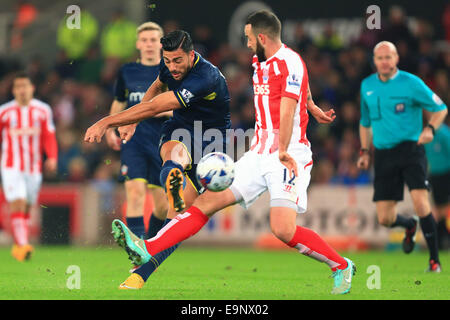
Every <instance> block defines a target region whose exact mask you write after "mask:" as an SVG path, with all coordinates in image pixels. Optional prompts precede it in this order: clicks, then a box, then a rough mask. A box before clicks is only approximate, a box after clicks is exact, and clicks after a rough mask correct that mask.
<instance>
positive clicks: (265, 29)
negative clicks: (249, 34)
mask: <svg viewBox="0 0 450 320" xmlns="http://www.w3.org/2000/svg"><path fill="white" fill-rule="evenodd" d="M245 24H250V25H251V26H252V30H253V33H255V34H258V33H263V34H265V35H267V36H269V37H270V38H272V39H277V38H280V37H281V22H280V20H279V19H278V17H277V16H276V15H275V14H274V13H273V12H270V11H268V10H260V11H256V12H254V13H252V14H251V15H249V16H248V18H247V21H246V22H245Z"/></svg>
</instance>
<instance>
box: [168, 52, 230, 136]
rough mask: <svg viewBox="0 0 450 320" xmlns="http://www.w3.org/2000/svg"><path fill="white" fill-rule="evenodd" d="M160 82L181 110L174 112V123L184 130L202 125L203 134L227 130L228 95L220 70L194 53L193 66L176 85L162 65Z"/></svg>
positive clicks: (228, 116)
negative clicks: (170, 92)
mask: <svg viewBox="0 0 450 320" xmlns="http://www.w3.org/2000/svg"><path fill="white" fill-rule="evenodd" d="M160 68H161V71H160V73H159V80H160V81H161V82H163V83H165V84H166V85H167V86H168V88H169V90H172V91H173V92H174V94H175V96H176V97H177V99H178V101H179V102H180V104H181V106H182V107H183V108H181V109H176V110H174V112H173V119H174V120H176V121H177V122H179V123H183V124H184V125H186V126H193V125H194V121H202V128H203V130H205V129H209V128H218V129H221V128H222V129H226V128H229V127H230V126H231V122H230V107H229V104H230V95H229V93H228V87H227V83H226V81H225V77H224V76H223V75H222V73H221V72H220V71H219V69H218V68H217V67H216V66H214V65H212V64H211V63H210V62H209V61H207V60H205V59H204V58H203V57H202V56H200V54H198V53H197V52H195V58H194V65H193V67H192V69H191V70H189V72H188V73H187V75H186V76H185V77H184V78H183V79H182V80H181V81H177V80H175V79H174V78H173V77H172V74H171V73H170V71H169V69H168V68H167V67H166V65H165V63H164V59H162V60H161V64H160Z"/></svg>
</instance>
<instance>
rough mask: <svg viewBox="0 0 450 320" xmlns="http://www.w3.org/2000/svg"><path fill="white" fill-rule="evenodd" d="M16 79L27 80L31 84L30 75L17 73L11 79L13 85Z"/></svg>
mask: <svg viewBox="0 0 450 320" xmlns="http://www.w3.org/2000/svg"><path fill="white" fill-rule="evenodd" d="M17 79H28V80H30V82H31V83H33V79H31V77H30V75H29V74H28V73H26V72H25V71H18V72H16V73H15V74H14V77H13V79H12V83H14V82H15V81H16V80H17Z"/></svg>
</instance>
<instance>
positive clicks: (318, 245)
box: [287, 226, 347, 271]
mask: <svg viewBox="0 0 450 320" xmlns="http://www.w3.org/2000/svg"><path fill="white" fill-rule="evenodd" d="M287 245H288V246H290V247H293V248H297V249H298V251H299V252H300V253H302V254H304V255H306V256H309V257H311V258H314V259H316V260H318V261H320V262H325V263H326V264H328V266H329V267H330V268H331V270H332V271H336V269H345V268H347V261H345V259H344V258H343V257H341V256H340V255H339V254H338V253H337V252H336V251H335V250H334V249H333V248H332V247H330V245H329V244H328V243H326V242H325V241H324V240H323V239H322V238H321V237H320V236H319V235H318V234H317V233H315V232H314V231H312V230H310V229H308V228H303V227H300V226H297V230H296V231H295V234H294V237H293V238H292V240H291V241H289V243H288V244H287Z"/></svg>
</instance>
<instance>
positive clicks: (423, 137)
mask: <svg viewBox="0 0 450 320" xmlns="http://www.w3.org/2000/svg"><path fill="white" fill-rule="evenodd" d="M431 141H433V132H432V131H431V129H430V128H425V129H423V131H422V133H421V134H420V136H419V140H418V141H417V144H418V145H421V144H427V143H430V142H431Z"/></svg>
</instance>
